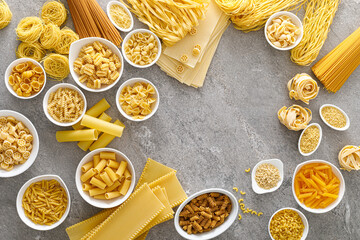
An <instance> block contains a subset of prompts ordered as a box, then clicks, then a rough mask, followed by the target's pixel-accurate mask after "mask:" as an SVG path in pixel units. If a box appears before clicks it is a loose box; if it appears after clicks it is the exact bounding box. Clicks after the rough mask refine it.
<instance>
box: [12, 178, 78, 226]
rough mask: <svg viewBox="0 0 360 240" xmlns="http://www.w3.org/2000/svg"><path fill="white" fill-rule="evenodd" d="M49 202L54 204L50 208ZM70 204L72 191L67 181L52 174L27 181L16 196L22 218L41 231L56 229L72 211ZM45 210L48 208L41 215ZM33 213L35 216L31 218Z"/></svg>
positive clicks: (17, 208) (28, 224)
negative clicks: (70, 191) (42, 213)
mask: <svg viewBox="0 0 360 240" xmlns="http://www.w3.org/2000/svg"><path fill="white" fill-rule="evenodd" d="M47 193H52V194H47ZM45 198H46V199H45ZM34 200H35V201H34ZM49 200H51V201H49ZM49 204H50V205H52V206H50V208H49ZM29 205H33V206H29ZM47 205H48V206H47ZM70 205H71V200H70V193H69V190H68V188H67V186H66V184H65V182H64V181H63V180H62V179H61V177H59V176H57V175H51V174H47V175H41V176H37V177H34V178H32V179H30V180H29V181H27V182H26V183H25V184H24V185H23V186H22V187H21V188H20V190H19V192H18V195H17V198H16V210H17V212H18V215H19V217H20V219H21V220H22V221H23V222H24V223H25V224H26V225H27V226H29V227H31V228H32V229H35V230H39V231H47V230H51V229H54V228H56V227H58V226H59V225H60V224H61V223H62V222H64V221H65V219H66V217H67V216H68V214H69V212H70ZM47 208H48V209H47ZM44 210H47V211H46V212H47V213H45V214H44V215H41V214H40V213H41V212H43V211H44ZM32 214H34V218H33V219H30V218H32ZM40 215H41V216H40ZM40 223H41V224H40Z"/></svg>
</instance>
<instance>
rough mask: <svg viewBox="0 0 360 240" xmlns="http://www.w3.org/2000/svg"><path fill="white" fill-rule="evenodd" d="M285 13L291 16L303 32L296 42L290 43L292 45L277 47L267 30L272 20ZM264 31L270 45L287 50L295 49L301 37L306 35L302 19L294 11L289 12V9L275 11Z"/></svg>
mask: <svg viewBox="0 0 360 240" xmlns="http://www.w3.org/2000/svg"><path fill="white" fill-rule="evenodd" d="M283 15H286V16H288V17H291V20H292V22H293V24H295V26H297V27H299V28H300V30H301V33H300V36H299V37H298V38H297V39H296V41H295V42H294V44H292V45H290V46H287V47H284V48H280V47H276V46H275V45H274V44H273V43H272V42H271V41H270V39H269V38H268V36H267V34H266V32H267V28H268V26H269V25H270V24H271V22H272V20H273V19H274V18H277V17H280V16H283ZM264 32H265V38H266V41H267V42H268V43H269V44H270V46H272V47H273V48H275V49H277V50H281V51H287V50H290V49H293V48H294V47H296V46H297V45H298V44H299V43H300V41H301V39H302V38H303V35H304V28H303V25H302V22H301V20H300V19H299V17H298V16H296V15H295V14H293V13H292V12H287V11H281V12H277V13H274V14H273V15H271V16H270V17H269V19H268V20H267V22H266V24H265V28H264Z"/></svg>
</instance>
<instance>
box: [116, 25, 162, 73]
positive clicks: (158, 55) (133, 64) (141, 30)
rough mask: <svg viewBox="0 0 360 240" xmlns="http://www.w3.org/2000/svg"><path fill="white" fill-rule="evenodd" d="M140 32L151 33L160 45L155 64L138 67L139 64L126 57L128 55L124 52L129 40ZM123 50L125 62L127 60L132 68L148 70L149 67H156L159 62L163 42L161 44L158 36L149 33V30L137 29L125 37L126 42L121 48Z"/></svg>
mask: <svg viewBox="0 0 360 240" xmlns="http://www.w3.org/2000/svg"><path fill="white" fill-rule="evenodd" d="M138 32H147V33H150V34H152V35H154V37H155V39H156V41H157V43H158V49H159V51H158V53H157V56H156V58H155V60H154V61H153V62H151V63H149V64H147V65H138V64H135V63H133V62H132V61H131V60H130V59H128V58H127V56H126V54H125V50H124V46H125V43H126V42H127V41H128V40H129V38H130V37H131V36H132V35H133V34H134V33H138ZM121 50H122V54H123V55H124V58H125V60H126V61H127V62H128V63H129V64H130V65H131V66H133V67H137V68H147V67H150V66H152V65H154V64H155V63H156V62H157V60H159V58H160V55H161V42H160V39H159V38H158V36H156V34H155V33H153V32H152V31H149V30H147V29H135V30H133V31H131V32H129V33H128V34H127V35H126V36H125V38H124V41H123V43H122V46H121Z"/></svg>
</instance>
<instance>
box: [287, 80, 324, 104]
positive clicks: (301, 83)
mask: <svg viewBox="0 0 360 240" xmlns="http://www.w3.org/2000/svg"><path fill="white" fill-rule="evenodd" d="M287 88H288V90H289V97H290V98H291V99H293V98H294V99H295V100H301V101H303V102H304V103H306V104H309V100H311V99H314V98H316V96H317V95H318V93H319V87H318V85H317V82H316V81H315V80H314V79H312V78H311V77H310V76H309V75H308V74H306V73H300V74H296V76H295V77H293V78H292V79H291V80H290V81H289V82H288V84H287Z"/></svg>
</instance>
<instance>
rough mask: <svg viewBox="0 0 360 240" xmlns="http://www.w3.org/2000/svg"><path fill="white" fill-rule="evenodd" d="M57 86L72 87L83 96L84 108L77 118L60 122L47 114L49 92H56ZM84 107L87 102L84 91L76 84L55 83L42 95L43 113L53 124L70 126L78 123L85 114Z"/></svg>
mask: <svg viewBox="0 0 360 240" xmlns="http://www.w3.org/2000/svg"><path fill="white" fill-rule="evenodd" d="M59 88H70V89H73V90H75V91H77V92H78V93H80V95H81V97H82V98H83V100H84V110H83V113H82V114H81V115H80V117H79V118H78V119H76V120H75V121H73V122H65V123H62V122H58V121H56V120H55V119H54V118H52V117H51V115H50V114H49V112H48V110H47V106H48V102H49V97H50V94H51V93H52V92H56V91H57V90H58V89H59ZM86 108H87V103H86V97H85V95H84V93H83V92H82V91H81V90H80V89H79V88H78V87H76V86H74V85H72V84H70V83H59V84H56V85H54V86H52V87H51V88H50V89H49V90H48V91H47V92H46V94H45V96H44V100H43V109H44V113H45V116H46V117H47V118H48V119H49V120H50V122H52V123H53V124H55V125H58V126H60V127H69V126H72V125H74V124H76V123H78V122H79V121H80V120H81V119H82V118H83V117H84V115H85V111H86Z"/></svg>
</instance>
